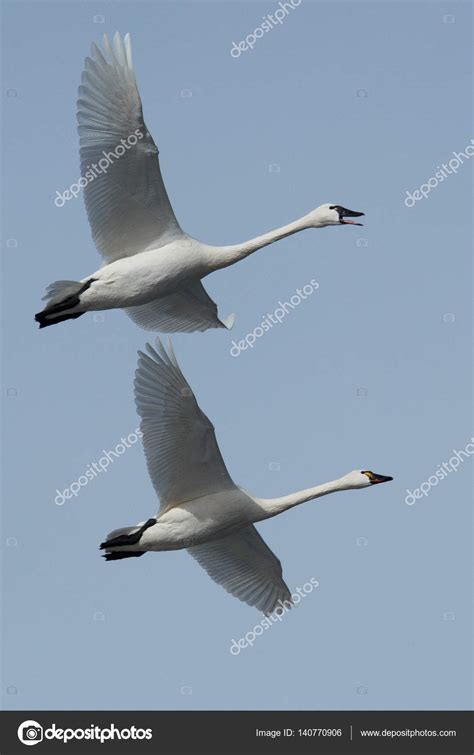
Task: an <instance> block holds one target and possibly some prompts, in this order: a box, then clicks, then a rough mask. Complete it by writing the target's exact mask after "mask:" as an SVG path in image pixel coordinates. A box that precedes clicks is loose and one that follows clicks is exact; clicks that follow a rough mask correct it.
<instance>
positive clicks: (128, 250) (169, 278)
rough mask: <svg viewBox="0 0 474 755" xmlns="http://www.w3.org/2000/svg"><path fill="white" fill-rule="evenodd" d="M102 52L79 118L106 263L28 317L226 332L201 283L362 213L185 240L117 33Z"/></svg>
mask: <svg viewBox="0 0 474 755" xmlns="http://www.w3.org/2000/svg"><path fill="white" fill-rule="evenodd" d="M104 50H105V57H104V55H103V54H102V52H100V50H99V49H98V48H97V47H96V46H95V45H93V46H92V58H87V59H86V63H85V69H84V72H83V75H82V84H81V86H80V87H79V100H78V112H77V117H78V122H79V134H80V154H81V170H82V178H81V180H83V181H84V182H85V185H84V187H83V188H84V196H85V202H86V209H87V214H88V218H89V222H90V225H91V228H92V236H93V239H94V242H95V244H96V246H97V248H98V249H99V251H100V253H101V254H102V256H103V258H104V265H103V266H102V267H101V268H100V269H99V270H97V271H96V272H94V273H92V274H91V275H88V276H87V277H86V278H83V279H82V280H81V281H70V280H66V281H56V282H55V283H53V284H51V286H49V288H48V289H47V293H46V296H45V297H44V298H45V299H46V300H47V305H46V307H45V308H44V309H43V310H42V311H41V312H38V313H37V315H36V316H35V319H36V320H37V322H39V324H40V327H41V328H43V327H46V326H48V325H53V324H54V323H58V322H61V321H63V320H68V319H74V318H76V317H80V316H81V315H82V314H84V312H87V311H91V310H104V309H117V308H124V309H126V310H127V313H128V314H129V315H130V317H131V318H132V319H133V320H134V321H135V322H137V323H138V324H139V325H141V326H142V327H144V328H146V329H149V330H161V331H163V332H176V331H193V330H207V329H208V328H222V327H229V326H230V321H222V320H220V319H219V317H218V314H217V306H216V304H215V303H214V302H213V301H212V300H211V299H210V298H209V296H208V295H207V293H206V291H205V289H204V287H203V286H202V284H201V282H200V281H201V279H202V278H204V277H205V276H206V275H209V274H210V273H212V272H214V271H215V270H218V269H219V268H222V267H227V266H228V265H232V264H234V263H235V262H238V261H239V260H241V259H244V258H245V257H247V256H248V255H249V254H252V253H253V252H255V251H257V249H261V248H262V247H264V246H267V245H268V244H272V243H273V242H274V241H278V240H279V239H281V238H284V237H285V236H289V235H290V234H293V233H297V232H299V231H302V230H304V229H305V228H322V227H324V226H328V225H341V224H342V225H345V224H348V223H353V221H348V220H344V218H346V217H356V216H359V215H362V214H363V213H360V212H353V211H351V210H346V209H345V208H344V207H341V206H340V205H331V204H325V205H321V207H318V208H317V209H316V210H313V211H312V212H310V213H309V214H308V215H305V216H304V217H303V218H300V219H299V220H297V221H295V222H293V223H290V224H289V225H286V226H283V227H282V228H278V229H276V230H275V231H271V232H269V233H266V234H263V235H262V236H258V237H257V238H255V239H251V240H250V241H246V242H245V243H243V244H236V245H232V246H224V247H215V246H214V247H212V246H208V245H206V244H202V243H201V242H199V241H197V240H196V239H192V238H191V237H189V236H188V235H187V234H186V233H184V231H183V230H182V229H181V227H180V226H179V224H178V221H177V220H176V217H175V215H174V212H173V209H172V207H171V203H170V201H169V199H168V195H167V193H166V189H165V186H164V183H163V179H162V176H161V171H160V165H159V160H158V149H157V147H156V145H155V143H154V141H153V139H152V137H151V135H150V133H149V132H148V130H147V127H146V125H145V122H144V120H143V113H142V105H141V100H140V94H139V92H138V87H137V83H136V81H135V75H134V72H133V64H132V51H131V45H130V38H129V35H128V34H127V35H126V36H125V38H124V39H123V40H122V39H121V37H120V36H119V34H116V35H115V38H114V45H113V47H112V45H111V44H110V42H109V40H108V38H107V36H105V37H104ZM119 150H120V152H118V151H119ZM107 160H108V161H109V162H110V164H109V165H108V166H107V165H105V166H103V165H102V163H103V162H104V161H105V162H107ZM102 168H103V170H102Z"/></svg>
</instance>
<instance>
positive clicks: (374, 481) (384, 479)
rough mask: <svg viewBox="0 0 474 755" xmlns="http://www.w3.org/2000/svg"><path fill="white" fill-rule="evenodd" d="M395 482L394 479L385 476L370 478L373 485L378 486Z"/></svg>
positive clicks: (375, 475) (378, 475)
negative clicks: (382, 483)
mask: <svg viewBox="0 0 474 755" xmlns="http://www.w3.org/2000/svg"><path fill="white" fill-rule="evenodd" d="M391 480H393V477H387V476H386V475H384V474H375V473H374V474H372V477H370V482H371V484H372V485H378V483H380V482H390V481H391Z"/></svg>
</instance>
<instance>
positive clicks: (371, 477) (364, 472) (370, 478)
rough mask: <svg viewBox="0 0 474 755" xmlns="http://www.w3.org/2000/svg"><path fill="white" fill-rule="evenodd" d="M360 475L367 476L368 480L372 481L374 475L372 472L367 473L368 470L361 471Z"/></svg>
mask: <svg viewBox="0 0 474 755" xmlns="http://www.w3.org/2000/svg"><path fill="white" fill-rule="evenodd" d="M362 474H365V475H367V477H368V478H369V480H373V478H374V473H373V472H369V471H368V470H365V471H363V472H362Z"/></svg>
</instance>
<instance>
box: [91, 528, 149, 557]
mask: <svg viewBox="0 0 474 755" xmlns="http://www.w3.org/2000/svg"><path fill="white" fill-rule="evenodd" d="M155 524H156V519H155V518H153V519H148V520H147V521H146V522H143V523H142V524H136V525H135V526H134V527H122V528H121V529H119V530H114V531H113V532H110V533H109V534H108V535H107V539H106V540H105V541H104V542H103V543H101V544H100V549H101V550H105V551H106V552H105V553H103V554H102V555H103V556H104V558H105V560H106V561H116V560H117V559H119V558H133V557H138V556H143V555H144V554H145V553H146V551H144V550H139V547H136V548H135V547H134V546H138V543H139V541H140V538H141V536H142V535H143V533H144V532H145V530H147V529H148V527H153V526H154V525H155ZM116 548H118V549H119V550H116ZM122 548H123V549H124V550H122Z"/></svg>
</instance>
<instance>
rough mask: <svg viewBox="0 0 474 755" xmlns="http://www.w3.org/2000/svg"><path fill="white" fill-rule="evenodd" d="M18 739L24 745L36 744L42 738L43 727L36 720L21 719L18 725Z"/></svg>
mask: <svg viewBox="0 0 474 755" xmlns="http://www.w3.org/2000/svg"><path fill="white" fill-rule="evenodd" d="M18 739H19V740H20V742H23V744H24V745H28V746H30V745H37V744H38V742H41V741H42V740H43V727H42V726H41V724H39V723H38V721H23V723H22V724H20V725H19V727H18Z"/></svg>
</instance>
